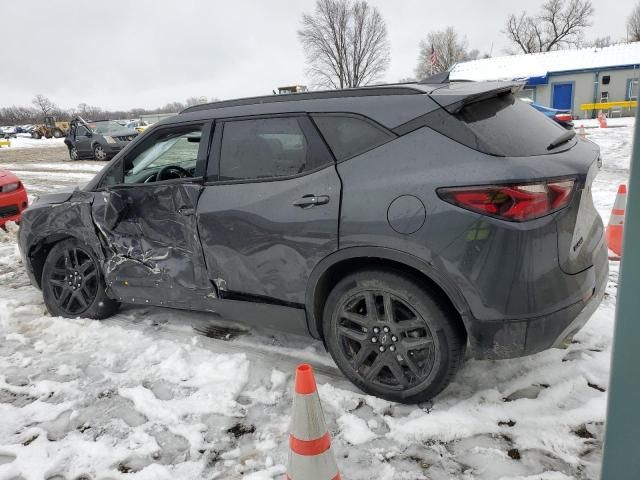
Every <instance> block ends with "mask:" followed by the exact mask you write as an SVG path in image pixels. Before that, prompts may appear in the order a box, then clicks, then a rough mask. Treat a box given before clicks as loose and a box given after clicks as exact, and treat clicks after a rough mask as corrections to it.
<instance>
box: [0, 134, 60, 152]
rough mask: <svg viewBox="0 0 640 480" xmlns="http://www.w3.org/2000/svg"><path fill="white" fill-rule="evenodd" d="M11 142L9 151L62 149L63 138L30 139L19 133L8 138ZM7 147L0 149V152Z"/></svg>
mask: <svg viewBox="0 0 640 480" xmlns="http://www.w3.org/2000/svg"><path fill="white" fill-rule="evenodd" d="M9 140H10V141H11V146H10V147H9V148H10V149H18V148H50V147H63V146H64V138H41V139H36V138H31V135H29V134H24V133H19V134H17V135H16V136H15V137H11V138H9ZM5 148H7V147H2V148H0V151H2V150H4V149H5Z"/></svg>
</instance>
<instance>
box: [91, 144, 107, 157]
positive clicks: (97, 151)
mask: <svg viewBox="0 0 640 480" xmlns="http://www.w3.org/2000/svg"><path fill="white" fill-rule="evenodd" d="M93 157H94V158H95V159H96V160H101V161H104V160H107V152H106V151H105V149H104V147H103V146H102V145H100V144H99V143H97V144H96V145H95V146H94V147H93Z"/></svg>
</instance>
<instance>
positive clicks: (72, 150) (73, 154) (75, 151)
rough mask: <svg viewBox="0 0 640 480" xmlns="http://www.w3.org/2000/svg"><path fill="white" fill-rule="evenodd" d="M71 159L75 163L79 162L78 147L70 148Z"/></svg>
mask: <svg viewBox="0 0 640 480" xmlns="http://www.w3.org/2000/svg"><path fill="white" fill-rule="evenodd" d="M69 158H70V159H71V160H72V161H74V162H75V161H76V160H78V149H77V148H76V147H69Z"/></svg>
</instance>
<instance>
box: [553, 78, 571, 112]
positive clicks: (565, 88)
mask: <svg viewBox="0 0 640 480" xmlns="http://www.w3.org/2000/svg"><path fill="white" fill-rule="evenodd" d="M572 100H573V84H572V83H555V84H553V101H552V105H551V106H552V107H553V108H557V109H558V110H571V109H572Z"/></svg>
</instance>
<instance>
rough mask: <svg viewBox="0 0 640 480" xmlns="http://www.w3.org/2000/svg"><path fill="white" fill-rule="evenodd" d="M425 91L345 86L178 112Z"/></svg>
mask: <svg viewBox="0 0 640 480" xmlns="http://www.w3.org/2000/svg"><path fill="white" fill-rule="evenodd" d="M422 93H425V92H424V91H423V90H420V89H418V88H412V87H383V86H376V87H360V88H345V89H340V90H321V91H317V92H301V93H286V94H283V95H266V96H262V97H248V98H238V99H235V100H222V101H220V102H212V103H203V104H202V105H194V106H193V107H188V108H185V109H184V110H182V111H181V112H180V114H183V113H190V112H198V111H200V110H212V109H215V108H225V107H241V106H244V105H256V104H261V103H277V102H292V101H297V100H319V99H326V98H344V97H374V96H381V95H419V94H422Z"/></svg>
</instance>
